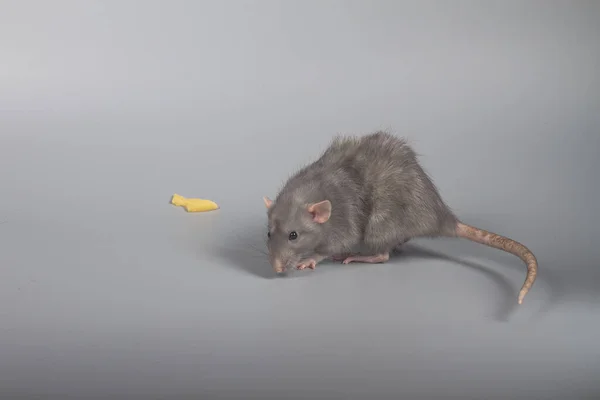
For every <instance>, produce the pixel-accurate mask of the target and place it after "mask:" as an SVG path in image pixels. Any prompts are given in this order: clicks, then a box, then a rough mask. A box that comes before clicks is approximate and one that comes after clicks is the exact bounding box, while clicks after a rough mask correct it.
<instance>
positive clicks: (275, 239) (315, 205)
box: [263, 197, 331, 274]
mask: <svg viewBox="0 0 600 400" xmlns="http://www.w3.org/2000/svg"><path fill="white" fill-rule="evenodd" d="M263 200H264V202H265V206H266V207H267V215H268V219H269V223H268V231H267V247H268V249H269V258H270V262H271V265H272V266H273V269H274V270H275V272H276V273H278V274H279V273H282V272H284V271H285V270H286V269H290V268H294V267H295V266H296V264H297V263H298V262H299V261H301V260H302V259H305V258H308V257H311V256H313V255H314V254H315V249H316V248H317V246H318V245H319V244H320V243H321V242H322V240H323V238H324V237H325V235H324V230H325V229H326V223H327V221H329V217H330V216H331V202H330V201H329V200H322V201H318V202H309V203H306V202H303V201H301V200H298V199H297V198H293V197H280V198H278V199H277V201H276V202H274V201H273V200H271V199H269V198H268V197H264V198H263Z"/></svg>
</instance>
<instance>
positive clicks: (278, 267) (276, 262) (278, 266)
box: [271, 258, 285, 274]
mask: <svg viewBox="0 0 600 400" xmlns="http://www.w3.org/2000/svg"><path fill="white" fill-rule="evenodd" d="M271 265H272V266H273V269H274V270H275V272H276V273H278V274H281V273H283V272H285V264H284V263H283V261H282V260H281V258H272V259H271Z"/></svg>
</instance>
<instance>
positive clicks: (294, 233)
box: [289, 231, 298, 240]
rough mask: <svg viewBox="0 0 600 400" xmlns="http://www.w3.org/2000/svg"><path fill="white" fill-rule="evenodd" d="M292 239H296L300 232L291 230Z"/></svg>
mask: <svg viewBox="0 0 600 400" xmlns="http://www.w3.org/2000/svg"><path fill="white" fill-rule="evenodd" d="M289 237H290V240H296V239H297V238H298V234H297V233H296V231H292V232H290V236H289Z"/></svg>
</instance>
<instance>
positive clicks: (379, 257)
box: [343, 253, 390, 264]
mask: <svg viewBox="0 0 600 400" xmlns="http://www.w3.org/2000/svg"><path fill="white" fill-rule="evenodd" d="M389 259H390V255H389V253H383V254H376V255H374V256H350V257H347V258H346V259H344V261H343V263H344V264H350V263H351V262H363V263H370V264H376V263H384V262H386V261H387V260H389Z"/></svg>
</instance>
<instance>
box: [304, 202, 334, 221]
mask: <svg viewBox="0 0 600 400" xmlns="http://www.w3.org/2000/svg"><path fill="white" fill-rule="evenodd" d="M307 210H308V212H309V213H311V215H312V217H313V221H315V222H318V223H319V224H322V223H325V222H327V221H328V220H329V217H331V202H330V201H329V200H323V201H320V202H318V203H313V204H309V206H308V208H307Z"/></svg>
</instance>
